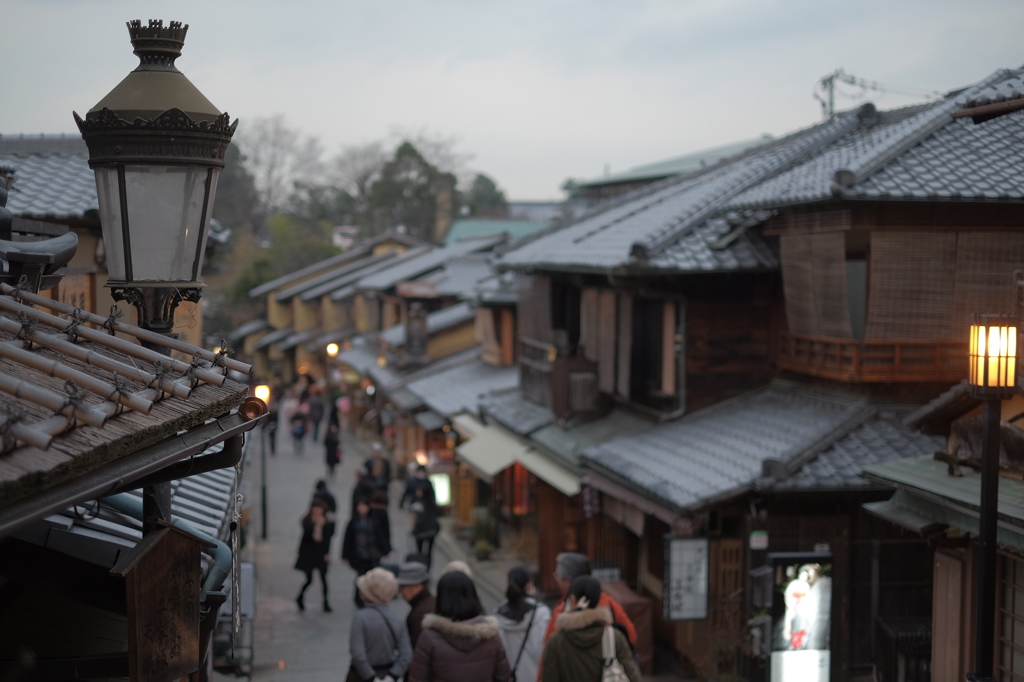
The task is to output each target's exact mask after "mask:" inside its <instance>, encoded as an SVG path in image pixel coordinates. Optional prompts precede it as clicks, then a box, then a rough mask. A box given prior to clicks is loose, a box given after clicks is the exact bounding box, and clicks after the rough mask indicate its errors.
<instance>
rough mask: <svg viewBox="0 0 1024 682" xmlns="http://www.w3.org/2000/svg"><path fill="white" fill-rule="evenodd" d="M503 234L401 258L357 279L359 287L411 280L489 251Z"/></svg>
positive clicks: (373, 286) (379, 286) (503, 238)
mask: <svg viewBox="0 0 1024 682" xmlns="http://www.w3.org/2000/svg"><path fill="white" fill-rule="evenodd" d="M506 239H507V237H506V236H505V235H497V236H493V235H492V236H488V237H481V238H479V239H465V240H463V241H460V242H456V243H454V244H452V245H450V246H445V247H442V248H438V249H433V250H432V251H430V252H428V253H425V254H423V255H422V256H420V257H418V258H410V259H406V260H403V261H402V262H401V263H398V264H396V265H394V266H393V267H390V268H386V269H384V270H381V271H379V272H376V273H374V274H372V275H368V276H367V277H365V278H363V279H361V280H359V283H358V287H359V288H360V289H377V290H381V291H383V290H385V289H390V288H391V287H393V286H395V284H397V283H398V282H403V281H408V280H413V279H416V278H418V277H422V276H423V275H426V274H429V273H431V272H434V271H435V270H438V269H440V268H441V267H442V266H443V265H444V264H445V263H446V262H447V261H449V260H451V259H453V258H458V257H460V256H465V255H467V254H470V253H479V252H481V251H489V250H491V249H493V248H494V247H495V246H497V245H498V244H500V243H502V242H504V241H506Z"/></svg>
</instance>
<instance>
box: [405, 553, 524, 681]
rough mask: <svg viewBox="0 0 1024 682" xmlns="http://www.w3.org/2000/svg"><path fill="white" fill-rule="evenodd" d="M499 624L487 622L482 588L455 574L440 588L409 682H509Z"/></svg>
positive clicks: (440, 583)
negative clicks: (485, 681)
mask: <svg viewBox="0 0 1024 682" xmlns="http://www.w3.org/2000/svg"><path fill="white" fill-rule="evenodd" d="M508 678H509V667H508V659H507V658H506V657H505V648H504V647H503V646H502V644H501V639H500V638H499V637H498V620H497V619H496V618H495V617H494V616H485V615H484V610H483V607H482V606H481V605H480V598H479V597H478V596H477V593H476V586H475V585H473V581H472V579H470V577H469V576H468V575H466V574H465V573H460V572H458V571H453V572H451V573H446V574H445V575H443V576H441V579H440V580H439V581H438V582H437V607H436V609H435V612H434V613H431V614H428V615H427V616H426V617H425V618H424V619H423V631H422V632H421V633H420V638H419V640H418V641H417V642H416V649H415V650H414V651H413V655H412V665H411V666H410V667H409V676H408V677H407V678H406V682H470V681H471V680H472V682H477V681H481V682H482V681H483V680H487V682H507V680H508Z"/></svg>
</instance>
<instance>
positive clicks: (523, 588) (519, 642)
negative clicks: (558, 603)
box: [495, 566, 551, 682]
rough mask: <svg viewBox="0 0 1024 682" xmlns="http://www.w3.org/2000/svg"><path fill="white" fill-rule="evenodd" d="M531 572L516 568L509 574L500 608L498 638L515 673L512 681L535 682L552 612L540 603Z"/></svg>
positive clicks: (497, 613)
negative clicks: (535, 595)
mask: <svg viewBox="0 0 1024 682" xmlns="http://www.w3.org/2000/svg"><path fill="white" fill-rule="evenodd" d="M534 592H535V589H534V585H533V580H532V579H531V577H530V572H529V571H527V570H526V569H525V568H524V567H522V566H516V567H515V568H513V569H511V570H510V571H509V572H508V587H507V588H506V589H505V601H503V602H502V603H501V604H500V605H498V609H497V611H496V614H495V615H497V617H498V628H499V632H498V635H499V636H500V637H501V643H502V644H503V645H504V647H505V655H506V656H507V657H508V660H509V665H510V666H511V669H512V678H511V679H512V680H521V681H524V682H534V680H536V679H537V671H538V669H539V667H540V658H541V654H542V653H543V651H544V633H545V631H547V628H548V621H549V620H550V618H551V609H549V608H548V607H547V606H546V605H544V604H543V603H541V602H539V601H537V600H536V599H535V598H534V597H533V594H534Z"/></svg>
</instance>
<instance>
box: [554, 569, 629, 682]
mask: <svg viewBox="0 0 1024 682" xmlns="http://www.w3.org/2000/svg"><path fill="white" fill-rule="evenodd" d="M566 600H567V602H566V608H565V611H564V612H563V613H561V614H560V615H559V616H558V618H557V619H556V620H555V634H553V635H551V638H550V639H549V640H548V643H547V644H546V645H545V646H544V662H543V664H542V667H541V677H540V679H541V682H577V680H600V679H601V674H602V658H603V654H602V647H601V640H602V638H603V637H604V636H605V630H606V629H610V630H611V632H612V634H613V635H614V638H615V658H616V659H617V660H618V661H619V663H620V664H621V665H622V669H623V670H624V671H625V673H626V677H628V678H629V680H630V682H640V669H639V668H637V666H636V662H635V661H634V660H633V652H632V650H631V649H630V648H629V641H628V640H627V639H626V636H625V635H624V634H622V632H621V631H620V630H618V629H617V628H614V627H612V622H613V621H612V612H611V609H609V608H608V607H607V606H598V605H597V604H598V602H599V601H600V600H601V583H599V582H598V581H597V579H596V578H594V577H592V576H589V575H581V576H579V577H578V578H576V579H575V580H573V581H572V585H571V586H570V587H569V592H568V594H567V595H566Z"/></svg>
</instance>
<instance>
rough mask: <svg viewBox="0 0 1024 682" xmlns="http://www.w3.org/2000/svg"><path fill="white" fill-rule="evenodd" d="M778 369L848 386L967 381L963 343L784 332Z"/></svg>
mask: <svg viewBox="0 0 1024 682" xmlns="http://www.w3.org/2000/svg"><path fill="white" fill-rule="evenodd" d="M779 367H780V368H781V369H785V370H790V371H792V372H799V373H801V374H810V375H812V376H818V377H824V378H826V379H836V380H839V381H849V382H852V383H869V382H917V381H937V382H955V381H959V380H960V379H963V378H964V377H966V376H967V344H966V343H962V342H959V341H856V340H852V339H833V338H827V337H821V336H802V335H799V334H788V333H783V334H782V338H781V343H780V344H779Z"/></svg>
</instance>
